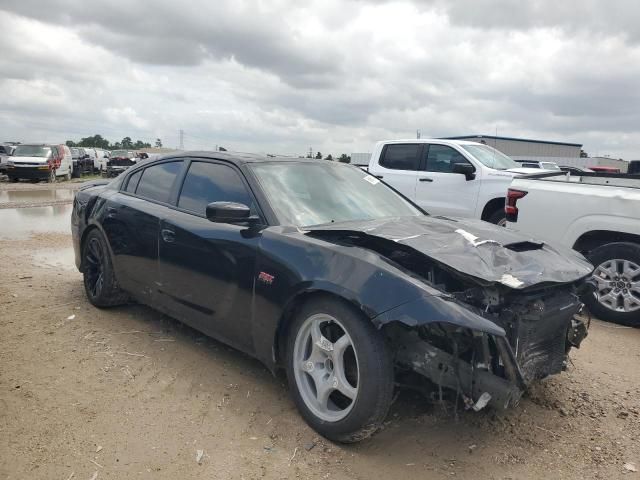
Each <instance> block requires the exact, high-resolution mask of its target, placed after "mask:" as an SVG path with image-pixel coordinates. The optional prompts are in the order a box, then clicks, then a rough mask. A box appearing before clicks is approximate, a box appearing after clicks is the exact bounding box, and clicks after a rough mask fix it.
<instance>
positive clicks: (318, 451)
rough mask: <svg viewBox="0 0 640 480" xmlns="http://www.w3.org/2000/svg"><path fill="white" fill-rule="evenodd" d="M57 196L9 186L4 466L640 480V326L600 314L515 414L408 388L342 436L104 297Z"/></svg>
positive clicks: (91, 471)
mask: <svg viewBox="0 0 640 480" xmlns="http://www.w3.org/2000/svg"><path fill="white" fill-rule="evenodd" d="M75 186H76V185H74V184H59V185H57V186H56V190H54V192H55V191H57V190H67V191H68V189H69V188H73V187H75ZM19 191H20V192H28V191H31V192H32V193H33V192H37V193H34V194H33V195H32V196H29V195H28V194H27V193H21V194H17V193H16V192H19ZM42 192H49V193H42ZM50 192H51V190H49V187H48V186H47V185H44V184H38V185H31V184H22V183H21V184H17V185H8V184H6V183H2V184H0V479H61V480H68V479H71V478H73V479H87V480H89V479H91V478H93V479H94V480H95V479H102V478H111V479H128V478H143V479H145V478H149V479H188V478H234V479H254V478H266V479H281V478H312V479H316V478H317V479H325V478H328V479H346V478H355V479H363V480H371V479H378V478H380V479H383V478H385V479H388V478H407V479H408V478H421V479H425V478H426V479H432V478H433V479H441V478H452V477H457V478H470V479H471V478H473V479H538V478H554V479H555V478H566V479H569V478H576V479H577V478H602V479H605V478H606V479H610V478H629V479H632V478H639V479H640V472H638V473H634V472H631V471H630V469H633V465H635V466H636V467H637V469H638V470H640V330H638V329H630V328H625V327H619V326H616V325H612V324H608V323H604V322H600V321H598V320H595V321H594V322H593V323H592V327H591V331H590V335H589V337H588V338H587V339H586V340H585V342H584V344H583V347H582V348H581V349H580V350H579V351H574V353H573V355H572V364H571V365H570V368H569V370H568V371H567V372H565V373H564V374H562V375H559V376H556V377H553V378H550V379H548V380H547V381H544V382H542V383H541V384H539V385H537V386H536V387H535V388H534V389H533V390H532V391H531V392H530V393H529V394H528V395H527V396H526V397H525V398H524V399H523V401H522V403H521V405H520V407H519V408H517V409H514V410H511V411H509V412H507V413H504V414H500V415H497V414H495V413H493V412H489V411H483V412H480V413H469V412H457V414H456V413H454V411H453V409H452V405H448V406H444V407H443V406H442V405H440V404H439V403H432V402H430V401H429V400H427V399H425V398H424V397H422V396H420V395H418V394H415V393H412V392H408V391H403V392H401V393H400V394H399V396H398V397H397V400H396V401H395V403H394V405H393V407H392V412H391V414H390V415H389V418H388V422H387V424H386V426H385V428H384V429H383V431H381V432H380V433H379V434H377V435H376V436H375V437H374V438H372V439H370V440H369V441H366V442H363V443H361V444H359V445H355V446H346V447H345V446H341V445H336V444H332V443H330V442H328V441H326V440H323V439H321V438H318V436H317V435H316V434H315V433H314V432H313V431H312V430H311V429H310V428H309V427H307V426H306V424H305V423H304V422H303V421H302V419H301V418H300V417H299V416H298V414H297V412H296V410H295V408H294V406H293V403H292V401H291V400H290V398H289V395H288V392H287V388H286V386H285V382H284V381H283V379H282V378H277V377H273V376H272V375H271V374H270V373H269V372H268V371H267V370H266V369H265V368H264V367H263V366H262V365H261V364H259V363H258V362H257V361H255V360H253V359H251V358H248V357H247V356H245V355H243V354H241V353H239V352H237V351H235V350H233V349H230V348H228V347H226V346H224V345H222V344H220V343H218V342H216V341H214V340H211V339H208V338H206V337H204V336H202V335H201V334H199V333H198V332H196V331H194V330H192V329H190V328H188V327H185V326H183V325H181V324H180V323H178V322H176V321H173V320H171V319H169V318H167V317H165V316H163V315H161V314H159V313H157V312H155V311H153V310H151V309H149V308H146V307H142V306H138V305H130V306H125V307H119V308H114V309H109V310H98V309H96V308H94V307H92V306H91V305H90V304H89V303H88V302H87V300H86V299H85V296H84V291H83V288H82V279H81V275H80V274H79V273H78V271H77V270H76V269H75V267H74V265H73V256H72V250H71V238H70V233H69V231H68V215H69V212H70V208H71V205H70V198H71V196H70V195H68V196H65V195H66V194H61V195H58V196H56V194H55V193H53V194H52V193H50ZM10 193H11V194H10ZM28 205H29V206H28ZM3 206H4V207H5V208H2V207H3ZM65 222H66V223H65ZM200 450H201V451H202V458H201V459H200V463H198V462H197V461H196V457H197V455H198V451H200ZM625 464H627V468H625ZM629 464H631V465H629Z"/></svg>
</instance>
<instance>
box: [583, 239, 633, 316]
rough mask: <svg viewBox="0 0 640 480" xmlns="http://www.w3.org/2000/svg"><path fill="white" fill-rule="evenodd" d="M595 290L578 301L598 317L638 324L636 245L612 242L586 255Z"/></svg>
mask: <svg viewBox="0 0 640 480" xmlns="http://www.w3.org/2000/svg"><path fill="white" fill-rule="evenodd" d="M587 258H588V259H589V260H590V261H591V263H593V264H594V265H595V266H596V268H595V270H594V272H593V279H594V280H595V282H596V285H597V287H596V292H595V293H593V294H589V295H585V296H584V297H583V299H582V301H583V302H584V303H585V305H587V307H588V308H589V310H590V311H591V312H592V313H593V314H595V315H596V316H597V317H599V318H601V319H602V320H607V321H610V322H615V323H621V324H623V325H630V326H634V327H640V245H638V244H636V243H627V242H616V243H609V244H606V245H603V246H601V247H598V248H596V249H595V250H593V251H592V252H591V253H589V254H588V255H587Z"/></svg>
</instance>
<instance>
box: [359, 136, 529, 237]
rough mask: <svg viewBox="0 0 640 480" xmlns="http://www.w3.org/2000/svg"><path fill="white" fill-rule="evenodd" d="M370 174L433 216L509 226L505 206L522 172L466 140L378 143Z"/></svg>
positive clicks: (525, 170)
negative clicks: (515, 181)
mask: <svg viewBox="0 0 640 480" xmlns="http://www.w3.org/2000/svg"><path fill="white" fill-rule="evenodd" d="M368 171H369V173H370V174H371V175H374V176H375V177H377V178H380V179H382V180H383V181H384V182H385V183H388V184H389V185H391V186H392V187H393V188H395V189H396V190H398V191H399V192H400V193H402V194H403V195H405V196H406V197H408V198H410V199H411V200H413V201H414V202H415V203H417V204H418V205H420V206H421V207H422V208H423V209H424V210H426V211H427V212H429V213H431V214H434V215H448V216H456V217H467V218H479V219H481V220H486V221H489V222H492V223H496V224H498V225H504V224H505V214H504V202H505V197H506V194H507V189H508V188H509V185H510V184H511V180H512V179H513V177H514V176H516V175H518V174H523V173H540V169H539V168H523V167H521V166H520V165H519V164H518V163H516V162H515V161H513V160H512V159H511V158H509V157H507V156H506V155H504V154H503V153H501V152H499V151H498V150H495V149H494V148H492V147H490V146H488V145H484V144H482V143H476V142H466V141H461V140H438V139H412V140H390V141H383V142H378V143H377V144H376V146H375V149H374V151H373V154H372V155H371V159H370V161H369V167H368Z"/></svg>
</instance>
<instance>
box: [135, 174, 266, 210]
mask: <svg viewBox="0 0 640 480" xmlns="http://www.w3.org/2000/svg"><path fill="white" fill-rule="evenodd" d="M143 180H144V177H143ZM211 202H236V203H242V204H244V205H247V206H248V207H252V203H253V201H252V198H251V195H250V193H249V191H248V190H247V188H246V187H245V184H244V183H243V181H242V179H241V178H240V174H238V172H236V171H235V170H234V169H233V168H231V167H227V166H226V165H221V164H218V163H206V162H193V163H191V166H190V167H189V171H188V172H187V176H186V177H185V179H184V184H183V185H182V191H181V192H180V198H179V199H178V207H180V208H184V209H185V210H190V211H192V212H194V213H197V214H199V215H205V213H206V209H207V204H209V203H211Z"/></svg>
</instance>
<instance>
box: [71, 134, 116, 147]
mask: <svg viewBox="0 0 640 480" xmlns="http://www.w3.org/2000/svg"><path fill="white" fill-rule="evenodd" d="M76 145H77V146H78V147H94V148H109V140H107V139H106V138H102V135H99V134H95V135H93V136H92V137H84V138H82V139H81V140H80V141H79V142H78V143H77V144H76Z"/></svg>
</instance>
